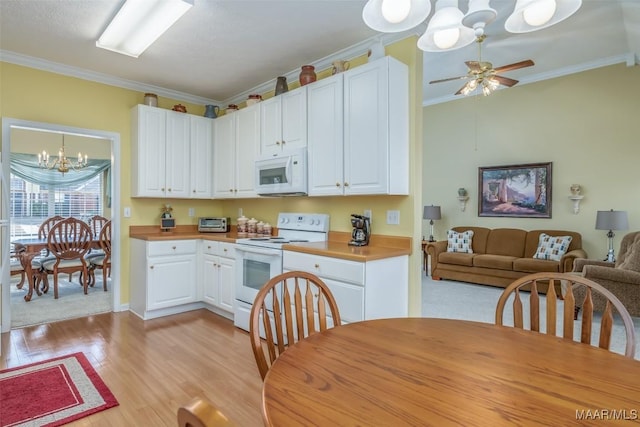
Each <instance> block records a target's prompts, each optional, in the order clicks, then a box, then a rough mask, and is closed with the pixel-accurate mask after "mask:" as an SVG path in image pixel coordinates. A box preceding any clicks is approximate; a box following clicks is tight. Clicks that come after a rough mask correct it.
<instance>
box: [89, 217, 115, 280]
mask: <svg viewBox="0 0 640 427" xmlns="http://www.w3.org/2000/svg"><path fill="white" fill-rule="evenodd" d="M99 237H100V238H99V240H98V242H99V243H100V251H101V255H98V256H94V257H89V256H88V257H87V259H88V260H89V275H90V276H89V285H90V286H93V285H94V284H95V282H96V277H95V270H96V269H98V270H102V287H103V288H104V290H105V291H106V290H107V277H109V276H110V275H111V221H110V220H108V221H107V222H106V223H105V224H104V226H103V227H102V228H101V229H100V236H99Z"/></svg>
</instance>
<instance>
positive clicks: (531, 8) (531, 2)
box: [362, 0, 582, 52]
mask: <svg viewBox="0 0 640 427" xmlns="http://www.w3.org/2000/svg"><path fill="white" fill-rule="evenodd" d="M581 5H582V0H516V1H515V7H514V10H513V12H512V13H511V15H510V16H509V17H508V18H507V20H506V22H505V25H504V26H505V29H506V30H507V31H509V32H510V33H528V32H531V31H537V30H541V29H543V28H547V27H550V26H552V25H554V24H557V23H558V22H561V21H563V20H565V19H567V18H568V17H570V16H571V15H573V14H574V13H575V12H576V11H577V10H578V9H579V8H580V6H581ZM430 12H431V0H368V1H367V4H365V6H364V9H363V10H362V19H363V20H364V22H365V23H366V24H367V25H368V26H369V27H371V28H372V29H374V30H376V31H380V32H383V33H395V32H401V31H406V30H410V29H411V28H414V27H416V26H418V25H420V24H421V23H422V22H424V21H425V20H426V19H427V17H429V14H430ZM497 16H498V13H497V11H496V10H495V9H493V8H491V6H490V5H489V0H468V10H467V13H466V14H463V13H462V11H461V10H460V9H459V8H458V0H435V12H434V14H433V16H432V17H431V19H430V20H429V23H428V25H427V30H426V32H425V33H424V34H423V35H422V37H420V39H419V40H418V47H419V48H420V49H421V50H424V51H427V52H443V51H449V50H454V49H459V48H461V47H464V46H467V45H469V44H470V43H472V42H473V41H474V40H475V39H477V38H478V37H480V36H482V35H484V28H485V26H487V25H489V24H490V23H491V22H493V21H494V20H495V19H496V17H497Z"/></svg>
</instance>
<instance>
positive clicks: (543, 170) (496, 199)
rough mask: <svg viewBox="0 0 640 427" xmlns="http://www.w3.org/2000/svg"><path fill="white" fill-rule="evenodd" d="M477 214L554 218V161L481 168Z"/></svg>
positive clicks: (479, 170)
mask: <svg viewBox="0 0 640 427" xmlns="http://www.w3.org/2000/svg"><path fill="white" fill-rule="evenodd" d="M478 195H479V197H478V216H505V217H512V218H513V217H516V218H551V162H549V163H532V164H526V165H511V166H491V167H481V168H478Z"/></svg>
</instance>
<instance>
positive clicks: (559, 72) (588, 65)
mask: <svg viewBox="0 0 640 427" xmlns="http://www.w3.org/2000/svg"><path fill="white" fill-rule="evenodd" d="M615 64H626V65H627V66H628V67H631V66H634V65H635V55H634V54H633V53H626V54H621V55H616V56H610V57H607V58H601V59H597V60H595V61H589V62H583V63H581V64H576V65H572V66H569V67H563V68H558V69H556V70H553V71H548V72H545V73H538V74H532V75H530V76H529V77H525V78H522V79H521V80H520V83H519V84H518V86H522V85H526V84H529V83H536V82H540V81H543V80H549V79H554V78H556V77H564V76H568V75H571V74H575V73H581V72H583V71H589V70H593V69H596V68H601V67H608V66H610V65H615ZM504 89H506V88H503V87H500V89H498V90H504ZM460 99H464V97H461V96H459V95H453V94H451V95H445V96H441V97H438V98H430V99H423V101H422V106H423V107H428V106H430V105H436V104H442V103H443V102H449V101H454V100H460Z"/></svg>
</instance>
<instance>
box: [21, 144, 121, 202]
mask: <svg viewBox="0 0 640 427" xmlns="http://www.w3.org/2000/svg"><path fill="white" fill-rule="evenodd" d="M105 170H107V171H108V172H110V170H111V161H110V160H92V159H89V160H88V164H87V166H86V167H84V168H82V169H78V170H73V169H71V170H69V172H66V173H64V174H63V173H61V172H60V171H58V169H56V168H53V169H44V168H41V167H40V166H38V156H36V155H34V154H22V153H11V173H12V174H14V175H16V176H18V177H20V178H22V179H24V180H25V181H29V182H32V183H34V184H38V185H46V186H50V187H67V186H70V185H74V184H81V183H83V182H86V181H88V180H90V179H91V178H93V177H95V176H96V175H98V174H100V173H102V172H104V171H105ZM107 178H110V174H109V173H108V174H107ZM110 181H111V180H110V179H107V180H106V183H107V188H106V189H107V195H109V194H110V185H109V182H110Z"/></svg>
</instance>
